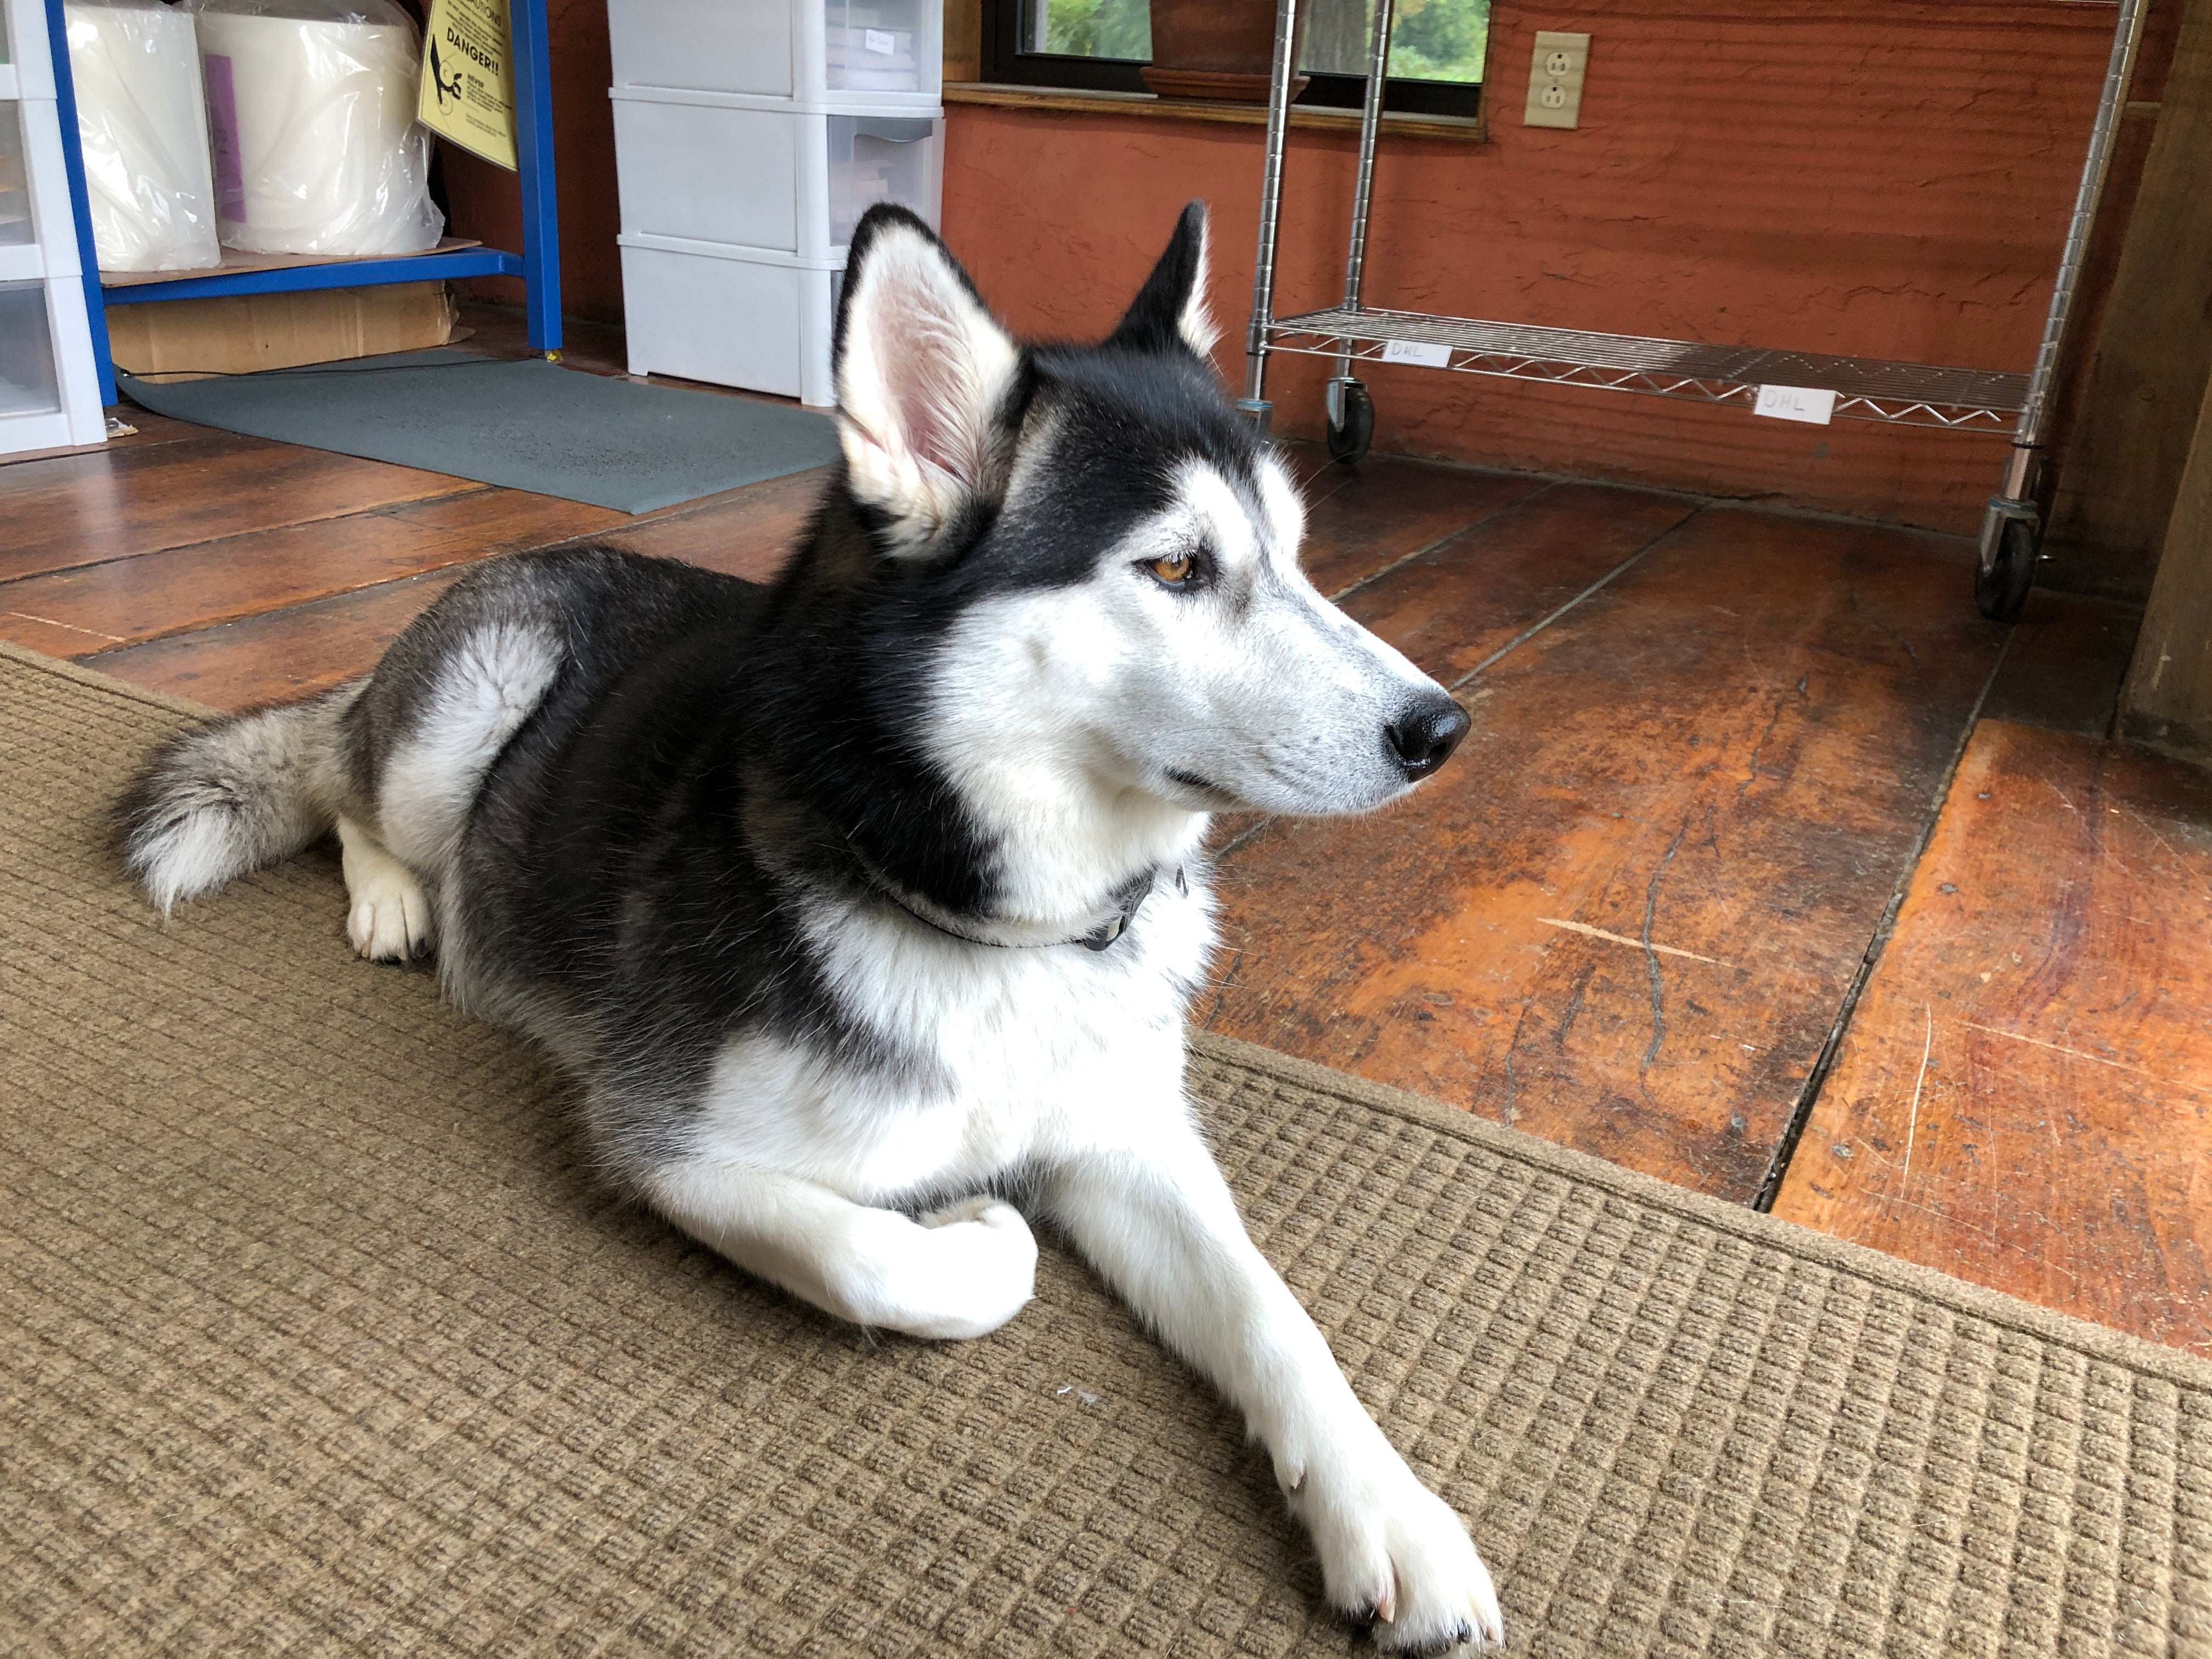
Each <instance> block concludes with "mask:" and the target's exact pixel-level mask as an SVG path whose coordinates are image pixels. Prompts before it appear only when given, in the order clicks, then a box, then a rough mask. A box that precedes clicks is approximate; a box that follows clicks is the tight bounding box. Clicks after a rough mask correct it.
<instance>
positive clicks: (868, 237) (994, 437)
mask: <svg viewBox="0 0 2212 1659" xmlns="http://www.w3.org/2000/svg"><path fill="white" fill-rule="evenodd" d="M1021 364H1022V355H1021V349H1020V348H1019V347H1018V346H1017V345H1016V344H1015V343H1014V341H1013V338H1012V336H1010V335H1009V334H1008V333H1007V332H1006V330H1004V329H1003V328H1000V326H999V325H998V323H997V321H996V320H994V319H993V317H992V315H991V313H989V312H988V311H987V310H986V309H984V307H983V301H981V299H980V298H978V297H977V295H976V293H975V287H974V285H973V284H972V283H969V280H968V274H967V272H965V271H963V270H961V269H960V267H959V265H958V264H957V263H955V261H954V260H953V258H952V256H951V254H950V253H949V252H946V251H945V244H944V243H942V242H940V241H939V240H937V237H936V234H935V233H933V231H932V230H931V229H930V228H929V227H928V226H927V225H926V224H924V223H923V222H921V220H920V219H918V218H916V217H915V216H914V215H913V214H911V213H909V212H908V211H907V210H905V209H904V208H898V207H890V206H877V207H873V208H871V209H870V210H868V212H867V214H866V216H864V217H863V218H862V219H861V221H860V224H859V226H858V227H857V228H855V229H854V232H853V240H852V246H851V249H850V251H849V252H848V253H847V255H846V259H845V289H844V293H843V294H842V296H841V297H840V301H839V304H838V308H837V336H836V374H837V429H838V437H839V440H840V441H842V444H843V446H844V450H845V465H846V471H847V475H848V481H849V483H850V484H851V487H852V491H853V494H854V495H855V496H857V497H858V498H859V499H860V501H864V502H866V504H867V505H869V506H871V507H876V508H878V509H879V510H880V511H881V512H882V513H884V515H885V516H886V517H887V518H888V519H889V520H890V533H891V541H892V545H893V548H894V549H895V550H896V551H899V552H902V553H912V552H919V551H921V550H922V549H923V548H925V547H927V545H928V544H929V543H930V542H931V540H932V539H933V538H934V537H935V536H936V535H937V533H938V532H939V531H940V530H942V529H943V528H944V527H945V526H946V525H947V524H949V523H951V521H952V520H953V519H954V518H956V517H957V516H958V515H959V514H960V513H962V511H963V509H964V508H965V507H969V505H970V504H972V503H974V502H976V501H989V500H992V499H994V498H995V497H996V496H997V495H998V494H999V492H1000V490H1002V489H1004V488H1005V485H1006V466H1007V462H1008V457H1009V453H1010V452H1011V448H1012V441H1011V440H1012V434H1011V431H1010V430H1009V425H1008V423H1009V420H1010V418H1011V414H1012V410H1011V405H1012V394H1013V392H1014V388H1015V386H1016V384H1017V382H1018V380H1019V379H1020V376H1021Z"/></svg>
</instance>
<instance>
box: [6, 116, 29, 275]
mask: <svg viewBox="0 0 2212 1659" xmlns="http://www.w3.org/2000/svg"><path fill="white" fill-rule="evenodd" d="M36 235H37V233H36V232H35V230H34V229H33V227H32V224H31V167H30V159H29V156H28V155H27V152H26V151H25V149H24V146H23V119H22V114H21V110H20V108H19V107H18V106H16V105H15V104H13V103H0V247H17V246H21V245H22V244H24V243H26V242H29V241H33V240H36Z"/></svg>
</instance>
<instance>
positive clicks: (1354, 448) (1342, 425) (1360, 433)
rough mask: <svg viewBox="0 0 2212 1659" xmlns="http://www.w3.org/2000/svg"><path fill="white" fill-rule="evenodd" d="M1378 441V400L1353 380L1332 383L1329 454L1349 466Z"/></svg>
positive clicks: (1330, 383) (1329, 384)
mask: <svg viewBox="0 0 2212 1659" xmlns="http://www.w3.org/2000/svg"><path fill="white" fill-rule="evenodd" d="M1374 441H1375V400H1374V399H1373V398H1370V397H1369V396H1368V395H1367V388H1366V387H1365V386H1362V385H1361V384H1360V383H1359V382H1358V381H1357V380H1331V381H1330V382H1329V383H1328V453H1329V455H1330V458H1331V459H1334V460H1340V461H1342V462H1344V463H1345V464H1346V465H1347V466H1348V465H1352V463H1353V462H1355V461H1357V460H1358V459H1360V457H1362V456H1363V455H1364V454H1366V453H1367V447H1368V445H1370V444H1371V443H1373V442H1374Z"/></svg>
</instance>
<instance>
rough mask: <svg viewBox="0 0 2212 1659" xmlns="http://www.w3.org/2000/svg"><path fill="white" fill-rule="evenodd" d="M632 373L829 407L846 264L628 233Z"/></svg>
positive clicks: (626, 289) (626, 297) (626, 310)
mask: <svg viewBox="0 0 2212 1659" xmlns="http://www.w3.org/2000/svg"><path fill="white" fill-rule="evenodd" d="M618 240H620V242H621V244H622V266H623V321H624V326H625V328H626V329H627V331H628V334H629V372H630V373H631V374H674V375H678V376H681V377H682V378H683V379H684V380H705V381H708V382H709V383H711V384H713V385H715V386H743V387H744V388H746V389H747V390H749V391H753V392H773V393H775V395H777V396H779V397H784V398H798V399H799V401H800V402H801V403H804V404H813V405H814V406H816V407H817V408H823V409H826V408H828V407H829V406H830V405H832V404H835V403H836V400H837V393H836V387H835V386H834V385H833V384H832V383H831V381H830V378H829V339H830V333H831V331H832V330H833V329H834V328H835V327H836V317H837V288H838V284H839V283H842V281H843V279H844V272H843V270H842V268H841V266H842V262H831V261H826V260H811V261H810V260H804V259H800V258H797V257H795V256H787V257H784V258H776V257H775V256H774V255H763V254H744V253H739V252H735V251H733V250H732V249H729V248H726V247H719V246H714V245H713V244H707V243H690V244H685V243H683V242H680V241H678V240H676V239H673V238H668V237H647V236H641V235H632V234H624V235H623V236H622V237H620V238H619V239H618Z"/></svg>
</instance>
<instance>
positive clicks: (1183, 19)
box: [1139, 0, 1306, 104]
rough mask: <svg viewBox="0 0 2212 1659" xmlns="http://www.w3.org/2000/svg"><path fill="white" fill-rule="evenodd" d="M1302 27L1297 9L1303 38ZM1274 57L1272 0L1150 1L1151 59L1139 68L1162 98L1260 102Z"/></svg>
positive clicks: (1300, 79) (1295, 84)
mask: <svg viewBox="0 0 2212 1659" xmlns="http://www.w3.org/2000/svg"><path fill="white" fill-rule="evenodd" d="M1305 25H1306V19H1305V13H1304V10H1301V11H1300V12H1299V13H1298V35H1299V38H1300V39H1301V40H1303V39H1304V35H1305ZM1274 57H1275V0H1152V62H1151V63H1149V64H1146V65H1145V67H1144V68H1143V70H1140V71H1139V73H1140V74H1142V75H1143V76H1144V77H1145V84H1146V86H1148V87H1150V88H1152V90H1153V91H1154V92H1156V93H1158V94H1159V95H1160V96H1161V97H1163V98H1212V99H1218V100H1221V101H1223V102H1225V103H1237V104H1264V103H1266V102H1267V76H1268V71H1269V70H1271V69H1272V68H1273V64H1274ZM1305 83H1306V77H1305V76H1303V75H1301V76H1297V77H1296V78H1295V79H1294V80H1293V81H1292V82H1291V96H1292V97H1296V96H1297V94H1298V93H1299V92H1300V91H1301V90H1303V89H1304V86H1305Z"/></svg>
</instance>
